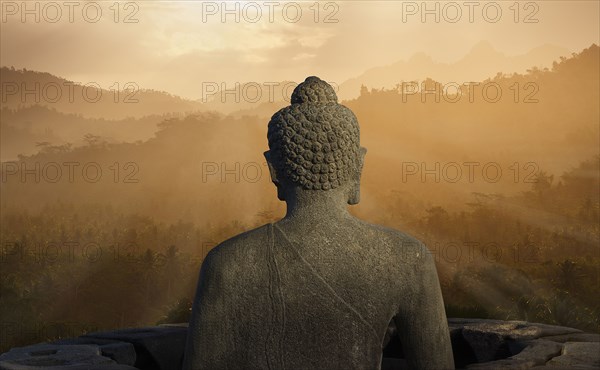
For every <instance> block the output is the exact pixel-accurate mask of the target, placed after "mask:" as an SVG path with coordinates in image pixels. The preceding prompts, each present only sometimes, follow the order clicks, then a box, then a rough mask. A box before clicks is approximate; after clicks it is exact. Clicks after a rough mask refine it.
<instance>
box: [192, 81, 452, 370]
mask: <svg viewBox="0 0 600 370" xmlns="http://www.w3.org/2000/svg"><path fill="white" fill-rule="evenodd" d="M268 141H269V151H267V152H266V153H265V156H266V159H267V162H268V165H269V170H270V174H271V178H272V181H273V183H274V184H275V185H276V187H277V194H278V197H279V199H280V200H283V201H285V202H286V204H287V213H286V216H285V217H284V218H283V219H281V220H279V221H277V222H275V223H270V224H267V225H264V226H262V227H259V228H257V229H254V230H251V231H248V232H245V233H243V234H240V235H237V236H235V237H233V238H231V239H229V240H227V241H225V242H223V243H221V244H220V245H218V246H217V247H215V248H214V249H213V250H212V251H211V252H210V253H209V254H208V256H207V257H206V259H205V260H204V263H203V265H202V268H201V273H200V279H199V282H198V288H197V293H196V296H195V299H194V304H193V309H192V317H191V321H190V326H189V331H188V339H187V347H186V353H185V359H184V369H186V370H191V369H194V370H196V369H211V370H213V369H277V370H282V369H379V368H380V367H381V362H382V348H383V347H384V346H385V345H386V344H387V342H388V341H389V337H390V333H397V335H398V336H399V339H400V342H401V346H402V351H403V353H404V356H405V358H406V361H407V363H408V366H409V368H410V369H436V370H439V369H449V368H454V364H453V358H452V348H451V345H450V337H449V334H448V324H447V321H446V316H445V312H444V305H443V301H442V295H441V290H440V285H439V281H438V277H437V272H436V269H435V265H434V261H433V258H432V257H431V255H430V253H429V251H428V250H427V248H426V247H425V246H424V245H423V244H422V243H421V242H419V241H418V240H416V239H415V238H413V237H411V236H409V235H407V234H404V233H402V232H400V231H397V230H393V229H389V228H386V227H383V226H377V225H372V224H369V223H366V222H364V221H361V220H359V219H357V218H355V217H353V216H352V215H351V214H350V213H349V212H348V209H347V207H348V205H349V204H350V205H352V204H357V203H358V202H359V196H360V192H359V182H360V174H361V170H362V166H363V159H364V156H365V153H366V149H364V148H362V147H360V144H359V126H358V121H357V119H356V117H355V116H354V114H353V113H352V111H351V110H350V109H348V108H347V107H345V106H343V105H341V104H338V102H337V96H336V94H335V91H334V90H333V88H332V87H331V86H330V85H329V84H327V83H326V82H324V81H322V80H320V79H319V78H317V77H308V78H307V79H306V80H305V81H304V82H303V83H301V84H300V85H298V86H297V87H296V89H295V90H294V92H293V94H292V97H291V105H290V106H288V107H285V108H283V109H281V110H280V111H278V112H277V113H275V114H274V115H273V117H272V118H271V121H270V122H269V127H268Z"/></svg>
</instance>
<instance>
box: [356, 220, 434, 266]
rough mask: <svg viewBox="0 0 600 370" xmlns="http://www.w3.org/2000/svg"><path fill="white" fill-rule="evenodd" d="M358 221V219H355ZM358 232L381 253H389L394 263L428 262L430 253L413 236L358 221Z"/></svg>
mask: <svg viewBox="0 0 600 370" xmlns="http://www.w3.org/2000/svg"><path fill="white" fill-rule="evenodd" d="M357 220H358V219H357ZM358 222H359V225H360V226H359V227H360V229H362V230H361V231H360V232H361V233H362V234H363V235H368V238H369V239H371V240H373V241H374V242H375V243H376V244H377V246H378V247H379V248H381V249H383V251H382V253H386V252H389V253H390V257H395V258H396V259H397V260H396V261H395V262H398V261H400V262H413V263H419V262H425V261H428V260H430V258H431V253H430V252H429V249H427V247H426V246H425V244H424V243H423V242H421V241H420V240H419V239H417V238H415V237H414V236H412V235H410V234H408V233H406V232H403V231H400V230H397V229H393V228H391V227H387V226H382V225H376V224H371V223H368V222H366V221H363V220H358Z"/></svg>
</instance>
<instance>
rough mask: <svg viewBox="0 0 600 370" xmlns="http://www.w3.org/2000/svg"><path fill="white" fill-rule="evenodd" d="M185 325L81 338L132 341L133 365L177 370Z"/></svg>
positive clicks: (185, 331) (182, 346) (98, 334)
mask: <svg viewBox="0 0 600 370" xmlns="http://www.w3.org/2000/svg"><path fill="white" fill-rule="evenodd" d="M186 329H187V328H186V327H182V326H162V327H161V326H157V327H147V328H134V329H123V330H116V331H111V332H98V333H90V334H86V335H85V336H83V337H82V338H95V339H110V340H115V341H122V342H128V343H131V344H133V346H134V348H135V353H136V359H135V365H134V366H135V367H138V368H140V369H148V370H180V368H181V361H182V358H183V351H184V347H185V338H186V335H187V330H186Z"/></svg>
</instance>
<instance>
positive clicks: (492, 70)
mask: <svg viewBox="0 0 600 370" xmlns="http://www.w3.org/2000/svg"><path fill="white" fill-rule="evenodd" d="M570 55H571V53H570V52H569V50H567V49H565V48H562V47H558V46H553V45H542V46H539V47H536V48H534V49H532V50H530V51H529V52H527V53H525V54H521V55H516V56H507V55H505V54H504V53H502V52H500V51H498V50H496V49H495V48H494V47H493V46H492V45H491V44H490V43H489V42H487V41H481V42H479V43H477V44H475V45H474V46H473V48H472V49H471V50H470V51H469V53H467V54H466V55H465V56H464V57H463V58H461V59H460V60H458V61H456V62H454V63H440V62H436V61H434V60H433V59H432V58H431V57H430V56H429V55H427V54H425V53H417V54H414V55H413V56H412V57H411V58H409V59H408V60H401V61H398V62H396V63H393V64H390V65H387V66H379V67H374V68H371V69H368V70H367V71H365V72H364V73H362V74H361V75H359V76H357V77H354V78H350V79H348V80H346V81H345V82H343V83H342V84H341V85H340V91H339V93H338V95H339V96H340V98H341V99H354V98H356V97H357V96H358V95H359V93H360V87H361V86H362V85H364V86H366V87H367V88H378V89H379V88H383V87H385V88H392V87H394V86H395V85H396V84H398V83H401V82H402V81H420V80H424V79H426V78H427V77H429V78H432V79H434V80H436V81H439V82H444V83H445V82H459V83H461V82H469V81H482V80H485V79H486V78H488V77H493V76H495V75H496V74H497V73H498V72H502V73H524V72H526V70H527V69H530V68H532V67H538V68H540V69H542V68H544V67H548V68H550V67H552V62H553V61H555V60H558V59H559V58H560V57H561V56H566V57H568V56H570Z"/></svg>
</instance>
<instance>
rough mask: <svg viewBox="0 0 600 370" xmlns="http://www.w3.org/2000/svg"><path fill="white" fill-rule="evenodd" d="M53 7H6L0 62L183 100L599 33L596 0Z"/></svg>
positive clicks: (584, 39) (568, 41)
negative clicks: (220, 86)
mask: <svg viewBox="0 0 600 370" xmlns="http://www.w3.org/2000/svg"><path fill="white" fill-rule="evenodd" d="M50 3H52V2H35V1H28V2H27V7H28V10H29V11H30V13H28V12H26V11H24V9H23V8H22V5H21V4H22V2H20V1H19V2H15V1H2V2H1V11H2V14H1V19H0V22H1V23H0V25H1V32H0V41H1V42H0V44H1V46H0V51H1V53H0V64H1V65H3V66H14V67H15V68H23V67H25V68H27V69H33V70H39V71H47V72H50V73H52V74H56V75H59V76H61V77H65V78H68V79H71V80H74V81H77V82H82V83H86V82H97V83H98V84H100V85H101V86H102V87H103V88H107V89H108V88H110V86H112V85H113V84H114V83H115V82H119V83H120V84H124V83H125V82H130V81H133V82H135V83H137V84H138V86H140V87H141V88H153V89H159V90H166V91H168V92H170V93H174V94H177V95H182V96H185V97H189V98H199V97H200V94H201V91H200V90H201V88H200V86H201V84H202V83H203V82H217V83H221V82H226V83H228V84H232V83H234V82H235V81H240V82H245V81H259V82H262V81H283V80H293V81H301V80H303V79H304V78H305V77H306V76H307V75H319V76H321V77H322V78H325V79H327V80H328V81H332V82H337V81H339V82H343V81H345V80H346V79H348V78H351V77H355V76H357V75H359V74H361V73H362V72H364V71H365V70H366V69H368V68H371V67H374V66H379V65H386V64H390V63H393V62H395V61H398V60H402V59H406V58H409V57H410V56H412V55H414V54H415V53H417V52H425V53H427V54H429V55H430V56H432V57H433V58H434V59H435V60H437V61H439V62H453V61H455V60H457V59H460V58H461V57H462V56H464V55H465V54H466V53H467V52H468V51H469V50H470V49H471V48H472V47H473V45H475V44H476V43H478V42H480V41H482V40H487V41H489V42H490V43H491V44H492V45H493V46H494V48H496V49H497V50H499V51H502V52H504V53H506V54H507V55H518V54H523V53H526V52H527V51H529V50H531V49H532V48H535V47H538V46H540V45H544V44H551V45H555V46H559V47H564V48H566V49H568V50H570V51H571V52H578V51H580V50H581V49H583V48H585V47H588V46H589V45H591V44H592V43H599V37H600V36H599V34H600V30H599V13H600V9H599V3H600V2H599V1H595V0H592V1H537V2H527V1H521V2H518V3H517V2H515V1H496V2H490V1H487V2H471V3H470V4H472V5H465V4H468V2H466V1H458V2H447V1H442V2H433V1H429V2H427V5H426V6H427V7H428V9H429V10H432V11H433V12H432V13H431V14H425V17H426V18H425V22H423V21H422V16H423V15H424V13H423V8H422V2H421V1H418V2H411V1H345V2H326V1H321V2H318V3H316V2H314V1H310V2H277V1H273V2H268V1H256V2H251V1H242V2H235V3H234V2H228V3H227V5H225V6H227V9H229V10H230V11H231V13H230V14H227V13H226V12H224V8H223V6H224V5H222V4H223V3H222V2H220V1H219V2H193V1H162V2H150V1H137V2H135V1H132V2H120V3H115V2H113V1H107V2H100V1H96V2H76V5H74V6H73V7H72V8H69V7H68V6H65V5H64V3H63V2H54V3H53V4H58V8H57V7H56V6H54V5H48V4H50ZM88 3H89V4H88ZM36 4H37V5H36ZM115 4H116V5H115ZM236 4H237V5H236ZM515 4H516V5H517V6H515ZM36 7H37V8H36ZM436 7H437V9H438V10H436ZM517 8H518V14H517ZM99 9H101V13H102V14H101V15H100V16H98V17H96V15H97V12H98V10H99ZM298 9H301V11H302V14H301V15H300V16H297V14H298V13H297V12H298ZM498 9H500V11H501V14H498V13H497V11H498ZM317 10H318V12H317ZM459 11H460V12H461V14H460V15H459V13H458V12H459ZM284 12H285V13H284ZM59 13H60V14H59ZM470 13H472V19H470V15H471V14H470ZM36 16H38V17H39V23H36V19H35V17H36ZM271 16H272V19H270V17H271ZM436 16H438V17H439V20H438V22H436V19H435V17H436ZM127 17H129V18H127ZM222 17H225V22H222ZM236 17H238V18H239V19H237V20H236V19H235V18H236ZM515 17H516V19H515ZM70 18H71V19H70ZM126 19H127V20H128V21H133V23H129V22H125V20H126ZM326 19H327V20H328V21H329V22H326ZM23 20H24V22H23ZM526 20H527V21H528V22H526ZM93 21H95V22H93ZM454 21H455V22H454ZM515 21H517V22H515Z"/></svg>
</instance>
